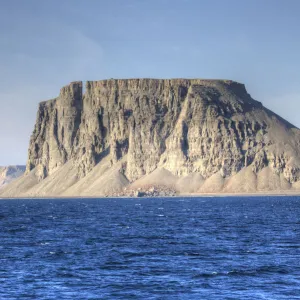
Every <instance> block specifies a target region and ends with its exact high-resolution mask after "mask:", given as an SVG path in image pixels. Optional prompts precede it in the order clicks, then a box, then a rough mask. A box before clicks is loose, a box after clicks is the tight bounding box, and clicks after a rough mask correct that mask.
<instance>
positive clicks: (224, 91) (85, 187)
mask: <svg viewBox="0 0 300 300" xmlns="http://www.w3.org/2000/svg"><path fill="white" fill-rule="evenodd" d="M299 145H300V131H299V129H297V128H296V127H295V126H293V125H292V124H290V123H288V122H287V121H285V120H283V119H282V118H281V117H279V116H278V115H276V114H274V113H273V112H271V111H270V110H268V109H267V108H265V107H264V106H263V105H262V104H261V103H260V102H258V101H256V100H254V99H252V98H251V96H250V95H249V94H248V93H247V91H246V89H245V86H244V85H243V84H240V83H237V82H234V81H231V80H202V79H171V80H160V79H127V80H119V79H110V80H102V81H88V82H86V84H85V92H84V93H83V83H82V82H72V83H71V84H69V85H68V86H66V87H64V88H62V89H61V91H60V94H59V96H58V97H57V98H55V99H52V100H49V101H46V102H42V103H40V105H39V109H38V114H37V121H36V125H35V128H34V131H33V134H32V136H31V140H30V145H29V150H28V161H27V167H26V174H25V175H24V176H23V177H22V178H20V180H19V181H18V182H17V183H15V187H18V188H17V189H16V188H14V187H13V185H11V187H8V188H7V189H3V191H2V192H1V193H2V195H25V196H39V195H49V196H50V195H63V196H101V195H113V194H116V193H122V191H124V189H125V187H127V188H128V189H129V190H131V189H132V188H133V187H134V186H137V185H138V183H139V182H143V184H144V185H145V186H150V185H152V186H161V185H162V182H163V185H164V186H169V189H170V190H171V191H172V193H173V191H177V192H178V193H214V192H228V193H234V192H241V193H243V192H257V191H269V190H270V191H274V190H291V189H295V188H297V187H298V186H299V184H298V182H299V181H300V154H299ZM62 174H64V176H65V177H64V178H63V177H62ZM153 174H154V175H153ZM266 176H267V177H268V180H266V179H265V178H266ZM26 178H31V181H30V182H31V183H32V184H30V185H29V187H28V184H25V182H26V180H27V179H26ZM33 178H35V179H34V180H33ZM67 178H72V179H68V180H67ZM244 180H245V181H246V182H247V183H244ZM54 183H55V184H54ZM20 186H21V187H23V186H26V188H20ZM140 188H142V186H141V187H140ZM14 190H15V192H14ZM45 191H46V192H45ZM0 195H1V194H0Z"/></svg>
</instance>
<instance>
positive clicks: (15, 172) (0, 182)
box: [0, 166, 26, 189]
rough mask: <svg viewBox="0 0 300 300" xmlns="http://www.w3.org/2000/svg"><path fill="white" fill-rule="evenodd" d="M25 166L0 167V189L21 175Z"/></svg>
mask: <svg viewBox="0 0 300 300" xmlns="http://www.w3.org/2000/svg"><path fill="white" fill-rule="evenodd" d="M25 168H26V167H25V166H7V167H0V189H2V188H3V187H4V186H6V185H7V184H9V183H10V182H12V181H14V180H15V179H16V178H18V177H20V176H22V175H23V174H24V172H25Z"/></svg>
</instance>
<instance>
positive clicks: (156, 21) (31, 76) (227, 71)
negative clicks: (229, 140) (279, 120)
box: [0, 0, 300, 165]
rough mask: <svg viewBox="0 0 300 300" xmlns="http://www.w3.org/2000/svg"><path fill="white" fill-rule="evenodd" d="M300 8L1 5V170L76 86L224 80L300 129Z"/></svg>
mask: <svg viewBox="0 0 300 300" xmlns="http://www.w3.org/2000/svg"><path fill="white" fill-rule="evenodd" d="M299 11H300V1H298V0H249V1H241V0H226V1H225V0H215V1H209V0H207V1H202V0H109V1H107V0H51V1H41V0H26V1H24V0H0V28H1V29H0V67H1V72H0V101H1V109H0V122H1V126H0V141H1V147H0V165H7V164H25V163H26V159H27V148H28V144H29V138H30V134H31V132H32V130H33V126H34V123H35V117H36V112H37V105H38V102H40V101H42V100H47V99H50V98H54V97H56V96H57V95H58V93H59V89H60V88H61V87H62V86H63V85H66V84H68V83H69V82H70V81H75V80H83V81H85V80H100V79H106V78H132V77H154V78H176V77H187V78H193V77H195V78H222V79H232V80H236V81H239V82H243V83H245V85H246V88H247V90H248V92H249V93H250V94H251V95H252V97H253V98H254V99H256V100H259V101H261V102H263V104H264V106H266V107H268V108H269V109H271V110H273V111H274V112H276V113H278V114H280V115H281V116H282V117H284V118H286V119H287V120H289V121H290V122H291V123H293V124H294V125H296V126H298V127H300V118H299V110H300V59H299V57H300V35H299V33H300V18H299Z"/></svg>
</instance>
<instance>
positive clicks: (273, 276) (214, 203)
mask: <svg viewBox="0 0 300 300" xmlns="http://www.w3.org/2000/svg"><path fill="white" fill-rule="evenodd" d="M0 243H1V244H0V299H300V197H253V198H251V197H249V198H246V197H245V198H230V197H224V198H181V199H180V198H173V199H168V198H165V199H145V198H143V199H88V200H87V199H85V200H82V199H74V200H66V199H65V200H63V199H62V200H22V199H19V200H1V201H0Z"/></svg>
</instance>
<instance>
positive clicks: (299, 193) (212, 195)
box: [0, 191, 300, 200]
mask: <svg viewBox="0 0 300 300" xmlns="http://www.w3.org/2000/svg"><path fill="white" fill-rule="evenodd" d="M292 196H295V197H297V196H299V197H300V191H290V192H288V191H282V192H278V191H277V192H273V193H272V192H258V193H228V194H227V193H205V194H182V195H175V196H152V197H128V196H35V197H0V200H17V199H23V200H26V199H28V200H34V199H37V200H43V199H45V200H50V199H51V200H56V199H70V200H72V199H74V200H75V199H161V198H168V199H172V198H174V199H175V198H226V197H243V198H245V197H251V198H254V197H292Z"/></svg>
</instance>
